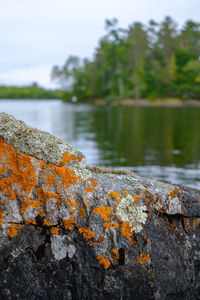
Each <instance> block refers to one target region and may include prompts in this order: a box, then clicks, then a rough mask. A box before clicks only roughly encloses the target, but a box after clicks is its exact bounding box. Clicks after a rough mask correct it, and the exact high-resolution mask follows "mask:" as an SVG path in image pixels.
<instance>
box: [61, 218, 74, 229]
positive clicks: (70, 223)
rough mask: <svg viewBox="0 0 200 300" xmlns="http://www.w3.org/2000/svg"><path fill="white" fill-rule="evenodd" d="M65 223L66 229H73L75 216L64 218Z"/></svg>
mask: <svg viewBox="0 0 200 300" xmlns="http://www.w3.org/2000/svg"><path fill="white" fill-rule="evenodd" d="M63 224H64V227H65V229H68V230H72V229H73V228H74V225H75V220H74V218H73V217H71V218H69V219H67V220H63Z"/></svg>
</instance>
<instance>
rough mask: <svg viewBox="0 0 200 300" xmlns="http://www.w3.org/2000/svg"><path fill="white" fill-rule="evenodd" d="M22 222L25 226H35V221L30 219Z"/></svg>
mask: <svg viewBox="0 0 200 300" xmlns="http://www.w3.org/2000/svg"><path fill="white" fill-rule="evenodd" d="M24 222H25V224H33V225H36V221H35V220H32V219H28V220H26V219H24Z"/></svg>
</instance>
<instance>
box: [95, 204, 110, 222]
mask: <svg viewBox="0 0 200 300" xmlns="http://www.w3.org/2000/svg"><path fill="white" fill-rule="evenodd" d="M93 213H95V214H100V216H101V217H102V219H104V220H106V219H108V217H109V216H110V215H111V214H112V211H111V208H110V206H99V207H96V208H94V209H93Z"/></svg>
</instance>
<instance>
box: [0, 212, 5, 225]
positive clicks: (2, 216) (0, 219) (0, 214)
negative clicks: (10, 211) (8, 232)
mask: <svg viewBox="0 0 200 300" xmlns="http://www.w3.org/2000/svg"><path fill="white" fill-rule="evenodd" d="M4 212H5V211H4V210H3V211H1V212H0V226H3V218H4Z"/></svg>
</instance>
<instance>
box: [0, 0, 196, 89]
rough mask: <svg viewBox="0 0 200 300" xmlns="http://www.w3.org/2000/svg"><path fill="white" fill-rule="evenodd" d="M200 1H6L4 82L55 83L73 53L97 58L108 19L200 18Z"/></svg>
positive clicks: (1, 52) (2, 7)
mask: <svg viewBox="0 0 200 300" xmlns="http://www.w3.org/2000/svg"><path fill="white" fill-rule="evenodd" d="M199 12H200V0H168V1H161V0H139V1H138V0H101V1H97V0H96V1H95V0H84V1H83V0H0V85H2V84H17V85H23V84H29V83H31V82H33V81H37V82H38V83H39V84H40V85H42V86H45V87H53V85H52V83H51V81H50V70H51V68H52V66H53V65H55V64H58V65H59V64H60V65H61V64H63V63H64V62H65V60H66V58H67V57H68V56H69V55H70V54H73V55H78V56H80V57H82V58H83V57H89V58H90V57H92V54H93V53H94V49H95V47H96V46H97V45H98V40H99V38H100V37H101V36H102V35H103V34H104V33H105V31H104V20H105V19H109V18H113V17H116V18H117V19H118V20H119V25H120V26H121V27H124V28H125V27H127V26H128V25H130V24H131V23H133V22H135V21H140V22H143V23H147V22H148V21H149V20H150V19H154V20H156V21H158V22H160V21H161V20H163V18H164V17H165V16H166V15H170V16H171V17H172V18H173V19H175V20H176V21H177V22H178V24H179V25H180V24H181V25H182V24H183V23H184V22H185V21H186V20H188V19H192V20H194V21H197V22H199V21H200V19H199Z"/></svg>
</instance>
